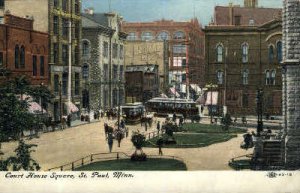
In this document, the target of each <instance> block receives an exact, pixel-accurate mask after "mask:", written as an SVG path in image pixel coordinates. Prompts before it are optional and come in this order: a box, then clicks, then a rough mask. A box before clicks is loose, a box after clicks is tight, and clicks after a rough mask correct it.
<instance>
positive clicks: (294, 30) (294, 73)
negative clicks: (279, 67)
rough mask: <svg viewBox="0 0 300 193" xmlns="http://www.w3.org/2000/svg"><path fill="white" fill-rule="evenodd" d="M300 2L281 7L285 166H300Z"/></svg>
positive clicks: (292, 1)
mask: <svg viewBox="0 0 300 193" xmlns="http://www.w3.org/2000/svg"><path fill="white" fill-rule="evenodd" d="M299 12H300V1H299V0H286V1H284V8H283V62H282V64H283V75H282V82H283V88H282V92H283V115H284V121H283V130H284V137H285V160H284V162H285V164H286V168H287V169H299V168H300V128H299V123H300V103H299V98H300V78H299V77H300V76H299V75H300V44H299V43H298V42H299V41H300V30H299V29H300V16H299Z"/></svg>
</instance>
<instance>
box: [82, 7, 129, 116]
mask: <svg viewBox="0 0 300 193" xmlns="http://www.w3.org/2000/svg"><path fill="white" fill-rule="evenodd" d="M82 18H83V39H82V59H83V79H84V81H83V83H84V92H85V95H84V96H83V99H84V100H83V101H84V107H85V108H88V109H91V110H93V111H96V110H99V109H106V108H113V107H116V106H117V105H118V104H119V102H120V104H122V103H124V101H125V100H124V92H125V91H124V41H125V39H126V34H125V33H123V32H122V31H121V28H120V24H121V22H122V17H121V16H120V15H118V14H116V13H94V12H93V11H92V10H89V11H87V13H84V14H82Z"/></svg>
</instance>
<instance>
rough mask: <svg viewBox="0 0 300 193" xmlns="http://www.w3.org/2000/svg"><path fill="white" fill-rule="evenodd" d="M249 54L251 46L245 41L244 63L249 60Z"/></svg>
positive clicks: (243, 46)
mask: <svg viewBox="0 0 300 193" xmlns="http://www.w3.org/2000/svg"><path fill="white" fill-rule="evenodd" d="M248 55H249V46H248V44H247V43H244V44H243V45H242V62H243V63H247V62H248Z"/></svg>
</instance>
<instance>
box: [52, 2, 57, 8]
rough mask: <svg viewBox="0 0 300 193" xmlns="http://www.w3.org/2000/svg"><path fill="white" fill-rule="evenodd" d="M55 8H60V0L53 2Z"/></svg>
mask: <svg viewBox="0 0 300 193" xmlns="http://www.w3.org/2000/svg"><path fill="white" fill-rule="evenodd" d="M53 6H54V7H55V8H57V7H58V0H54V1H53Z"/></svg>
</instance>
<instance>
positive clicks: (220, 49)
mask: <svg viewBox="0 0 300 193" xmlns="http://www.w3.org/2000/svg"><path fill="white" fill-rule="evenodd" d="M217 62H223V46H222V45H218V46H217Z"/></svg>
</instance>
